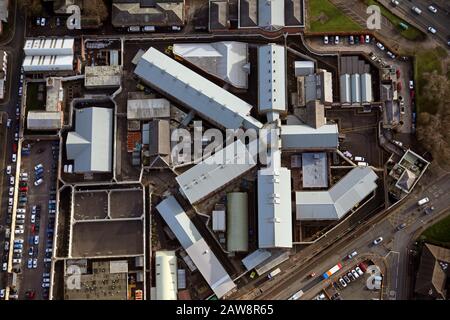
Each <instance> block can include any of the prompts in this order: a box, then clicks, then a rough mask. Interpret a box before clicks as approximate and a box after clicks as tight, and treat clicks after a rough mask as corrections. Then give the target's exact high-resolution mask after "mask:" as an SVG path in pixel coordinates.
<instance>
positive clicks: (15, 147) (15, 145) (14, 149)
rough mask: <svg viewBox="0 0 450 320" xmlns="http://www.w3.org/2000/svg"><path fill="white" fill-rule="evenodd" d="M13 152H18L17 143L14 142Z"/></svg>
mask: <svg viewBox="0 0 450 320" xmlns="http://www.w3.org/2000/svg"><path fill="white" fill-rule="evenodd" d="M13 152H14V153H16V152H17V143H14V144H13Z"/></svg>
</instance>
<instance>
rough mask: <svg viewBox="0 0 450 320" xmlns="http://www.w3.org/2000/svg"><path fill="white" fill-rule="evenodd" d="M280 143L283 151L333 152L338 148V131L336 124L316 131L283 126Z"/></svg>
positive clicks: (300, 126)
mask: <svg viewBox="0 0 450 320" xmlns="http://www.w3.org/2000/svg"><path fill="white" fill-rule="evenodd" d="M281 141H282V142H281V143H282V144H281V145H282V149H283V150H284V151H301V150H334V149H336V148H337V147H338V146H339V130H338V126H337V124H326V125H323V126H321V127H319V128H317V129H316V128H312V127H310V126H308V125H284V126H281Z"/></svg>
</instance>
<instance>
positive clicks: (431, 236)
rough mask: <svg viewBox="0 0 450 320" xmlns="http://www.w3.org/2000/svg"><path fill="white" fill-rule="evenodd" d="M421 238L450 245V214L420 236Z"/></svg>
mask: <svg viewBox="0 0 450 320" xmlns="http://www.w3.org/2000/svg"><path fill="white" fill-rule="evenodd" d="M420 239H421V240H425V241H427V242H431V243H434V244H437V245H442V246H446V247H449V246H450V216H448V217H447V218H444V219H442V220H441V221H439V222H438V223H435V224H434V225H432V226H431V227H429V228H428V229H427V230H425V231H424V232H423V233H422V235H421V236H420Z"/></svg>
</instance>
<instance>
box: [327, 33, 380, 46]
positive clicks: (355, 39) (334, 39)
mask: <svg viewBox="0 0 450 320" xmlns="http://www.w3.org/2000/svg"><path fill="white" fill-rule="evenodd" d="M371 41H372V39H371V38H370V36H369V35H359V36H348V43H349V44H352V45H353V44H364V43H366V44H368V43H370V42H371ZM323 43H324V44H340V43H341V38H340V37H339V36H324V37H323Z"/></svg>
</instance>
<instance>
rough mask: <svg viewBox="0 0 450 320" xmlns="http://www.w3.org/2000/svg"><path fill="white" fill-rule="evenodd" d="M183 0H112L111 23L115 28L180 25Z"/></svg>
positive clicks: (182, 18) (183, 10) (183, 13)
mask: <svg viewBox="0 0 450 320" xmlns="http://www.w3.org/2000/svg"><path fill="white" fill-rule="evenodd" d="M185 19H186V18H185V7H184V0H113V3H112V16H111V23H112V25H113V26H114V27H116V28H124V27H130V26H154V27H171V26H177V27H182V26H184V24H185Z"/></svg>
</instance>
